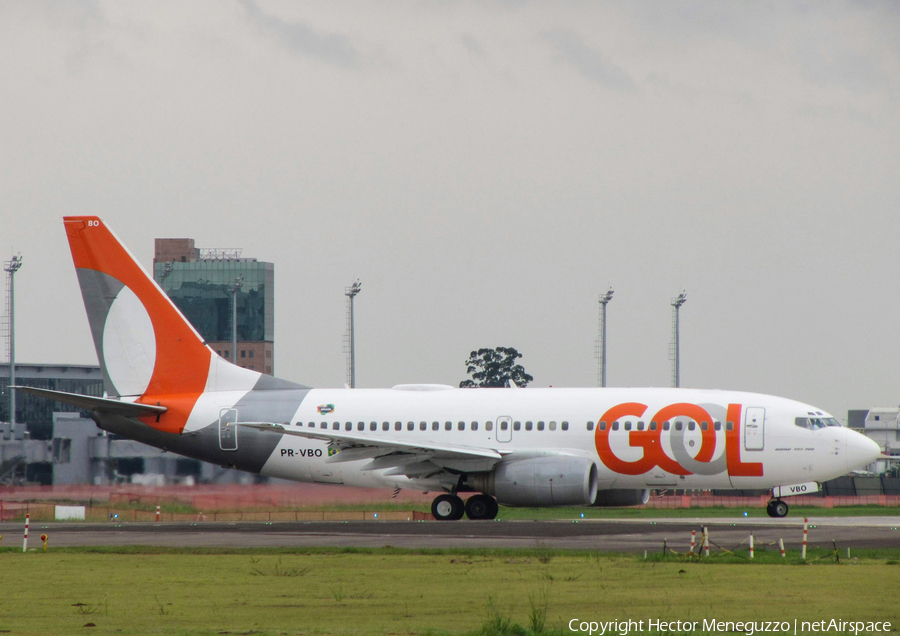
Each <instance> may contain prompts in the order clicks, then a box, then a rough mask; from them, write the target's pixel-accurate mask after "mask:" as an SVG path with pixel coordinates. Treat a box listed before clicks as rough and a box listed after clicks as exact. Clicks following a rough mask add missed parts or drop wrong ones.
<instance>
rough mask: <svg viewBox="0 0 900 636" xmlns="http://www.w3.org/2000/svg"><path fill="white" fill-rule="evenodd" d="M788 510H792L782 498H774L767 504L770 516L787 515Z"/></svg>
mask: <svg viewBox="0 0 900 636" xmlns="http://www.w3.org/2000/svg"><path fill="white" fill-rule="evenodd" d="M788 510H790V508H789V506H788V505H787V504H786V503H784V502H783V501H782V500H781V499H773V500H772V501H770V502H769V503H768V504H766V512H767V513H768V515H769V516H770V517H776V518H780V517H787V513H788Z"/></svg>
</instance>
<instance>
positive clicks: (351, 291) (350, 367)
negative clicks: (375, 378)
mask: <svg viewBox="0 0 900 636" xmlns="http://www.w3.org/2000/svg"><path fill="white" fill-rule="evenodd" d="M360 291H362V284H361V283H360V282H359V281H358V280H357V281H354V282H353V284H352V285H350V287H347V288H346V289H345V290H344V295H345V296H346V297H347V298H349V299H350V303H349V306H348V307H347V330H348V334H347V335H348V337H349V339H350V341H349V348H348V353H349V356H350V357H349V360H348V362H347V372H348V374H349V376H350V377H349V380H350V382H349V384H350V388H351V389H355V388H356V335H355V333H354V320H353V299H354V298H356V295H357V294H359V292H360Z"/></svg>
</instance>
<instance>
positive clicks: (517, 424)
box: [513, 422, 522, 431]
mask: <svg viewBox="0 0 900 636" xmlns="http://www.w3.org/2000/svg"><path fill="white" fill-rule="evenodd" d="M521 428H522V422H513V430H514V431H518V430H521Z"/></svg>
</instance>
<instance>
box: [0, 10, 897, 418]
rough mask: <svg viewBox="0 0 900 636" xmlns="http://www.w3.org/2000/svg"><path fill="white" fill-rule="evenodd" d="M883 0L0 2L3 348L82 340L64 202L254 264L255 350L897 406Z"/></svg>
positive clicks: (300, 374) (310, 369)
mask: <svg viewBox="0 0 900 636" xmlns="http://www.w3.org/2000/svg"><path fill="white" fill-rule="evenodd" d="M898 33H900V9H898V4H896V3H892V2H853V3H851V2H828V3H823V2H796V3H791V2H771V3H766V2H729V3H720V2H677V3H670V2H644V3H634V2H618V3H617V2H605V3H597V2H563V3H556V2H554V3H549V2H522V3H517V2H502V1H497V2H477V3H476V2H453V3H436V2H412V1H410V2H377V3H373V2H366V3H363V2H316V3H312V2H279V1H267V0H236V1H234V2H223V1H220V0H215V1H212V0H210V1H207V2H203V1H196V2H187V3H185V2H152V3H147V2H104V1H93V2H88V1H85V2H35V1H32V0H28V1H21V2H18V1H10V0H2V1H0V86H2V98H0V215H2V216H0V218H2V220H3V227H2V232H0V256H2V258H3V260H6V259H8V258H9V257H10V256H11V255H12V254H13V253H14V252H19V251H20V252H22V254H23V256H24V260H25V262H24V265H23V267H22V269H21V271H20V272H19V273H18V274H17V277H16V288H17V292H18V293H17V309H18V320H17V327H18V339H17V352H18V355H17V358H18V359H19V360H20V361H22V362H68V363H85V364H91V363H95V362H96V358H95V355H94V349H93V345H92V343H91V339H90V333H89V330H88V324H87V320H86V319H85V317H84V312H83V307H82V304H81V298H80V295H79V292H78V289H77V284H76V280H75V276H74V272H73V268H72V264H71V260H70V257H69V254H68V248H67V245H66V241H65V236H64V232H63V227H62V221H61V217H62V216H63V215H67V214H97V215H99V216H101V217H102V218H103V219H104V220H105V221H106V222H107V223H108V224H109V225H110V226H111V227H112V228H113V229H114V230H115V231H116V233H117V234H118V235H119V236H120V237H121V238H122V239H123V240H124V241H125V242H126V243H127V244H128V246H129V248H130V249H131V250H132V252H134V253H135V254H136V255H137V256H138V258H139V259H141V261H142V262H143V263H144V265H145V266H148V267H149V266H150V264H151V262H152V258H153V239H154V238H155V237H192V238H194V239H196V242H197V245H198V246H200V247H242V248H244V254H245V255H247V256H255V257H257V258H259V259H261V260H268V261H273V262H275V263H276V292H277V298H276V373H277V375H279V376H282V377H286V378H288V379H292V380H296V381H299V382H303V383H306V384H311V385H314V386H340V385H341V384H342V383H343V382H344V381H345V359H344V355H343V353H342V348H341V344H342V335H343V332H344V329H345V322H344V321H345V300H346V299H345V298H344V295H343V291H344V287H345V286H347V285H348V284H350V282H351V281H352V280H353V279H354V278H356V277H359V278H360V279H361V280H362V283H363V291H362V293H361V294H360V296H359V297H358V299H357V325H358V335H357V343H358V357H357V365H358V372H357V379H358V385H359V386H364V387H386V386H391V385H393V384H397V383H402V382H441V383H449V384H456V383H458V382H459V381H460V380H462V379H464V378H465V366H464V361H465V359H466V357H467V355H468V353H469V351H470V350H472V349H475V348H478V347H485V346H486V347H494V346H513V347H516V348H518V349H519V350H520V351H521V352H523V353H524V358H523V360H522V362H523V363H524V365H525V367H526V369H527V370H528V371H529V372H530V373H531V374H532V375H534V378H535V381H534V386H547V385H553V386H595V385H596V379H597V361H596V359H595V358H594V341H595V339H596V337H597V311H598V303H597V296H598V294H599V293H600V292H602V291H605V290H606V288H607V287H608V286H612V287H614V289H615V298H614V299H613V301H612V303H611V304H610V305H609V319H608V339H609V349H608V352H609V354H608V356H609V357H608V368H609V371H608V375H609V383H610V385H612V386H659V385H662V386H667V385H668V384H669V382H670V362H669V359H668V346H669V341H670V335H671V307H670V305H669V303H670V300H671V298H672V297H673V296H675V295H676V294H677V293H678V292H680V291H681V290H682V289H686V290H687V293H688V302H687V304H686V305H685V306H684V307H683V309H682V365H681V376H682V384H683V385H684V386H694V387H713V388H729V389H745V390H751V391H761V392H765V393H773V394H777V395H784V396H788V397H793V398H796V399H800V400H804V401H807V402H811V403H813V404H816V405H819V406H820V407H822V408H824V409H827V410H830V411H832V412H834V413H835V415H837V416H839V417H841V418H842V419H843V418H844V417H846V410H847V409H848V408H859V407H867V406H875V405H895V404H900V368H898V367H900V363H898V361H900V326H898V322H900V295H898V294H897V275H898V258H897V252H898V247H900V209H898V199H900V196H898V195H900V192H898V176H900V123H898V122H900V117H898V115H900V113H898V110H900V107H898V104H900V99H898V98H900V95H898V92H900V91H898V89H900V38H898V37H897V34H898Z"/></svg>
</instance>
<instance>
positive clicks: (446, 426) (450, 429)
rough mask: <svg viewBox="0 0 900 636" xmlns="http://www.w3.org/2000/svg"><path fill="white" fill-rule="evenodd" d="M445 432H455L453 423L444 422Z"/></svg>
mask: <svg viewBox="0 0 900 636" xmlns="http://www.w3.org/2000/svg"><path fill="white" fill-rule="evenodd" d="M444 430H445V431H452V430H453V422H444Z"/></svg>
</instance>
